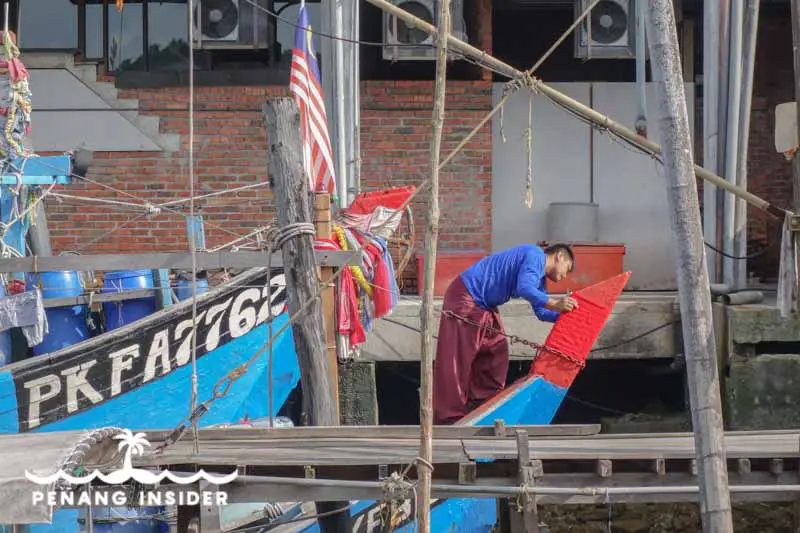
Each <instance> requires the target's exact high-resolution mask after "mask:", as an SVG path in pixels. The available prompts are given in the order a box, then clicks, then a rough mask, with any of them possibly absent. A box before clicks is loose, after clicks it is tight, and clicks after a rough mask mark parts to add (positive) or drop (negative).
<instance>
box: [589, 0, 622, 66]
mask: <svg viewBox="0 0 800 533" xmlns="http://www.w3.org/2000/svg"><path fill="white" fill-rule="evenodd" d="M635 2H636V0H601V1H600V2H599V3H598V4H597V5H596V6H594V8H592V12H591V13H590V14H589V16H588V17H586V19H584V21H583V23H582V24H581V25H580V28H579V30H578V31H576V32H575V57H577V58H580V59H595V58H596V59H631V58H633V57H635V56H636V41H635V39H636V4H635ZM591 4H592V0H575V4H574V5H575V17H576V18H577V17H579V16H580V15H581V14H582V13H583V12H584V11H585V10H586V8H587V7H589V6H590V5H591Z"/></svg>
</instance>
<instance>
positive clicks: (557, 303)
mask: <svg viewBox="0 0 800 533" xmlns="http://www.w3.org/2000/svg"><path fill="white" fill-rule="evenodd" d="M546 307H547V308H548V309H550V310H551V311H558V312H559V313H567V312H569V311H572V310H573V309H577V308H578V301H577V300H575V299H574V298H572V297H570V296H565V297H563V298H550V299H549V300H548V302H547V306H546Z"/></svg>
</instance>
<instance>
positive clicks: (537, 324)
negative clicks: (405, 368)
mask: <svg viewBox="0 0 800 533" xmlns="http://www.w3.org/2000/svg"><path fill="white" fill-rule="evenodd" d="M435 305H436V313H435V314H434V323H435V327H436V329H437V330H438V327H439V319H438V312H439V311H440V310H441V305H442V300H437V301H436V304H435ZM420 307H421V301H420V300H419V299H416V298H404V299H402V300H401V301H400V303H399V304H398V306H397V307H396V308H395V309H394V311H393V312H392V314H391V315H389V316H388V317H387V319H388V320H387V319H381V320H377V321H376V322H375V323H374V324H373V327H372V331H370V333H368V335H367V342H366V343H364V345H363V346H362V349H361V354H362V360H365V361H384V362H388V361H419V346H420V335H419V333H418V331H419V327H420V320H419V312H420ZM500 313H501V315H502V317H503V322H504V325H505V329H506V332H507V333H508V334H509V335H518V336H519V337H521V338H523V339H526V340H530V341H533V342H536V343H539V344H541V343H544V341H545V339H546V338H547V334H548V333H549V332H550V329H551V328H552V324H548V323H545V322H541V321H539V319H537V318H536V317H535V316H534V314H533V312H532V310H531V307H530V305H529V304H528V303H527V302H525V301H523V300H514V301H512V302H509V303H508V304H506V305H504V306H503V307H501V308H500ZM678 318H679V314H678V308H677V300H676V295H675V294H674V293H665V294H661V293H644V294H625V295H623V297H622V298H621V299H620V300H619V302H617V305H616V306H615V308H614V311H613V312H612V314H611V316H610V317H609V319H608V322H607V323H606V327H605V328H604V330H603V332H602V333H601V335H600V338H599V339H598V342H597V344H596V345H595V348H598V347H604V346H615V345H617V344H620V343H621V342H623V341H625V340H628V339H630V338H632V337H635V336H637V335H641V334H643V333H644V332H646V331H648V330H651V329H653V328H656V327H659V326H662V325H664V324H667V323H669V322H672V321H674V320H676V319H678ZM682 351H683V350H682V348H681V344H680V324H673V325H671V326H667V327H664V328H662V329H659V330H658V331H655V332H653V333H651V334H649V335H647V336H645V337H643V338H642V339H639V340H637V341H634V342H630V343H626V344H623V345H620V346H618V347H615V348H612V349H609V350H603V351H598V352H593V353H592V354H591V355H590V357H591V358H592V359H649V358H669V357H673V356H675V355H676V354H679V353H682ZM532 356H533V350H531V349H530V348H528V347H527V346H524V345H520V344H512V345H511V357H512V359H516V360H524V359H530V358H531V357H532Z"/></svg>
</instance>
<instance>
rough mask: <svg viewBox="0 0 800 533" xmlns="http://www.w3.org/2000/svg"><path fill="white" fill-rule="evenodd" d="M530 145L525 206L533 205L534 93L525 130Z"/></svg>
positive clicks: (530, 101)
mask: <svg viewBox="0 0 800 533" xmlns="http://www.w3.org/2000/svg"><path fill="white" fill-rule="evenodd" d="M525 140H526V141H527V143H528V146H527V148H528V173H527V174H526V175H525V206H526V207H527V208H528V209H530V208H531V206H532V205H533V91H532V90H531V91H530V92H528V129H526V130H525Z"/></svg>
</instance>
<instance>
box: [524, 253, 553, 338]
mask: <svg viewBox="0 0 800 533" xmlns="http://www.w3.org/2000/svg"><path fill="white" fill-rule="evenodd" d="M517 294H518V295H519V297H520V298H524V299H526V300H528V303H530V304H531V308H533V312H534V314H535V315H536V317H537V318H538V319H539V320H543V321H545V322H555V320H556V319H557V318H558V315H559V313H558V312H556V311H551V310H550V309H547V304H548V302H549V301H550V298H549V297H548V296H547V293H546V292H545V291H544V256H543V255H542V256H538V255H534V254H529V255H528V256H527V257H526V258H525V260H524V261H523V263H522V265H520V268H519V276H518V278H517Z"/></svg>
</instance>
